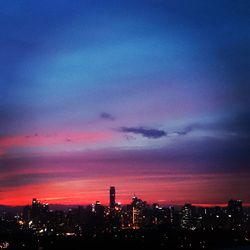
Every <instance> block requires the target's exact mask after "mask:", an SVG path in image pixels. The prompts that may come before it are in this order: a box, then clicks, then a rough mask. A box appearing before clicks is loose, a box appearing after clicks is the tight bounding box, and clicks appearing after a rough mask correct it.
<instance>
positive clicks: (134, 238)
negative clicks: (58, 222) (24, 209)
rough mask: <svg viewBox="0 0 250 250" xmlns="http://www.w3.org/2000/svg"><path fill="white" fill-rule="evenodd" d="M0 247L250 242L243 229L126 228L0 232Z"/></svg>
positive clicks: (74, 249) (223, 245) (200, 245)
mask: <svg viewBox="0 0 250 250" xmlns="http://www.w3.org/2000/svg"><path fill="white" fill-rule="evenodd" d="M0 242H1V245H0V249H9V250H19V249H22V250H28V249H29V250H50V249H51V250H52V249H53V250H54V249H70V250H71V249H72V250H78V249H79V250H80V249H81V250H82V249H97V248H98V249H101V248H103V249H111V250H112V249H119V248H120V249H171V250H175V249H223V248H225V249H227V248H228V249H231V248H232V249H234V248H236V249H237V247H246V248H243V249H248V247H249V249H250V242H249V241H248V239H247V238H246V235H244V233H243V232H233V231H210V232H208V231H206V232H205V231H174V230H170V231H164V232H163V231H160V230H148V231H145V230H129V231H121V232H117V233H113V234H100V235H96V234H94V235H85V236H73V235H68V236H67V235H53V236H52V235H51V236H49V235H44V236H37V235H34V234H30V233H28V232H23V233H20V232H18V233H11V234H1V235H0Z"/></svg>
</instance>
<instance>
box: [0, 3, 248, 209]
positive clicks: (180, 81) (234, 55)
mask: <svg viewBox="0 0 250 250" xmlns="http://www.w3.org/2000/svg"><path fill="white" fill-rule="evenodd" d="M0 5H1V8H0V27H1V30H2V34H4V35H3V36H1V37H0V65H1V66H0V204H1V205H12V206H15V205H25V204H27V203H29V202H30V198H31V197H37V198H39V199H40V200H44V201H48V202H49V203H53V204H89V203H91V202H94V201H96V200H99V201H101V202H102V203H104V204H107V203H109V196H108V195H107V187H110V186H114V187H116V189H117V190H119V192H118V194H117V195H116V200H117V201H120V202H121V203H123V204H126V203H128V202H130V199H131V195H133V194H134V193H136V195H138V196H139V197H141V198H142V199H143V200H147V201H148V202H150V203H154V202H156V203H159V204H171V205H177V204H184V203H191V204H200V205H202V204H203V205H210V206H213V205H216V204H220V205H222V204H224V202H226V201H228V200H230V199H240V200H243V201H244V204H250V196H249V189H250V182H249V179H250V154H249V148H250V130H249V129H250V112H249V110H250V98H249V97H250V84H249V79H250V71H249V67H250V47H249V44H250V32H249V31H248V30H249V26H250V3H249V2H248V1H233V0H222V1H215V0H214V1H213V0H212V1H198V0H193V1H191V3H188V2H186V1H180V2H179V1H171V0H166V1H164V0H133V1H132V0H128V1H121V2H119V1H114V0H107V1H97V0H93V1H88V0H87V1H78V0H75V1H70V0H60V1H59V0H54V1H49V0H45V1H42V2H37V1H32V0H24V1H18V0H13V1H4V2H2V3H1V4H0Z"/></svg>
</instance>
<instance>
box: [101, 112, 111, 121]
mask: <svg viewBox="0 0 250 250" xmlns="http://www.w3.org/2000/svg"><path fill="white" fill-rule="evenodd" d="M100 117H101V118H102V119H104V120H110V121H114V120H115V117H114V116H113V115H111V114H109V113H107V112H102V113H101V114H100Z"/></svg>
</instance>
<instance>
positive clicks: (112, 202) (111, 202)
mask: <svg viewBox="0 0 250 250" xmlns="http://www.w3.org/2000/svg"><path fill="white" fill-rule="evenodd" d="M109 206H110V208H114V207H115V187H110V189H109Z"/></svg>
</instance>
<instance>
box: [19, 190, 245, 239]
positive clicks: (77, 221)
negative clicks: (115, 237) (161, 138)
mask: <svg viewBox="0 0 250 250" xmlns="http://www.w3.org/2000/svg"><path fill="white" fill-rule="evenodd" d="M109 196H110V202H109V206H103V205H102V204H101V203H100V202H99V201H96V203H94V204H91V205H88V206H86V207H83V206H79V207H77V208H72V209H69V210H67V211H57V210H50V208H49V205H48V204H47V203H46V204H43V203H41V202H39V201H38V200H37V199H36V198H33V200H32V204H31V206H25V207H24V208H23V212H22V213H20V215H18V216H16V217H15V218H16V222H17V224H18V226H19V228H20V229H23V230H25V229H29V230H33V231H34V232H35V233H36V234H41V235H44V234H46V235H47V234H48V235H50V234H52V235H54V234H57V235H66V236H67V235H83V234H98V233H112V232H116V231H120V230H137V229H153V228H157V227H165V228H168V229H169V228H174V229H178V230H216V229H231V230H243V229H245V228H248V227H249V223H250V218H249V215H248V214H247V213H244V211H243V206H242V201H239V200H230V201H229V202H228V206H227V207H223V208H222V207H213V208H202V207H195V206H192V205H191V204H185V205H184V206H183V207H182V208H181V209H176V208H174V207H161V206H160V205H158V204H152V205H149V204H148V203H147V202H146V201H143V200H141V199H139V198H138V197H136V196H135V195H134V196H133V197H132V201H131V203H130V204H128V205H124V206H122V205H121V204H120V203H116V191H115V187H110V190H109Z"/></svg>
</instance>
